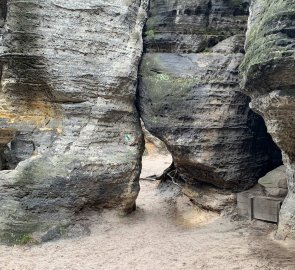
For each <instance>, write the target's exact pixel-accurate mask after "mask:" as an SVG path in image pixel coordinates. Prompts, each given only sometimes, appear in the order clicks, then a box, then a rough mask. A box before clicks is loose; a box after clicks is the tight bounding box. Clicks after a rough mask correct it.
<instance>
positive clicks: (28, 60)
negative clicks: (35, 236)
mask: <svg viewBox="0 0 295 270" xmlns="http://www.w3.org/2000/svg"><path fill="white" fill-rule="evenodd" d="M1 3H2V2H1ZM1 5H2V4H1ZM3 7H5V8H6V6H5V5H3ZM146 7H147V3H146V1H140V0H133V1H112V0H103V1H92V0H86V1H85V0H84V1H81V0H75V1H67V0H58V1H53V0H49V1H48V0H47V1H43V0H30V1H8V2H7V13H6V9H5V10H4V9H1V10H2V13H1V14H2V20H1V22H2V21H3V23H2V28H1V33H2V34H1V35H2V39H1V48H0V50H1V52H0V58H1V64H2V68H1V70H2V72H1V75H2V76H1V94H0V144H1V148H2V151H1V164H2V169H5V170H2V171H1V172H0V239H1V240H2V241H6V242H9V241H11V242H18V241H22V239H26V238H28V237H29V236H28V235H29V234H31V233H33V232H46V231H48V230H50V229H51V228H57V227H60V228H62V229H64V228H66V227H67V226H68V225H69V224H71V222H72V219H73V218H74V214H75V212H77V211H79V210H81V209H84V208H87V207H103V206H104V207H114V206H118V207H122V208H124V209H130V208H132V207H133V205H134V201H135V199H136V197H137V193H138V191H139V185H138V177H139V173H140V167H141V155H142V151H143V143H142V132H141V128H140V122H139V117H138V115H137V113H136V110H135V106H134V98H135V91H136V81H137V67H138V61H139V58H140V56H141V51H142V39H141V33H142V27H143V24H144V20H145V17H146V10H145V9H146ZM1 8H2V6H1ZM19 162H20V163H19ZM17 164H18V165H17Z"/></svg>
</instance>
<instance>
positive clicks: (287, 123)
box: [241, 0, 295, 238]
mask: <svg viewBox="0 0 295 270" xmlns="http://www.w3.org/2000/svg"><path fill="white" fill-rule="evenodd" d="M294 17H295V3H294V1H293V0H284V1H283V0H279V1H273V0H254V1H253V3H252V5H251V16H250V18H249V30H248V33H247V42H246V57H245V60H244V62H243V64H242V65H241V71H242V86H243V88H244V91H245V92H246V93H247V94H248V95H250V96H251V97H252V107H253V108H254V109H255V110H257V111H258V112H259V113H261V115H262V116H263V117H264V119H265V121H266V125H267V128H268V131H269V132H270V133H271V135H272V137H273V138H274V140H275V141H276V143H277V144H278V146H279V147H280V148H281V149H282V152H283V157H284V163H285V165H286V167H287V175H288V189H289V193H288V196H287V198H286V199H285V201H284V204H283V207H282V210H281V215H280V224H279V230H278V234H277V235H278V237H281V238H285V237H293V238H295V177H294V175H295V132H294V127H295V118H294V115H295V94H294V93H295V91H294V89H295V88H294V86H295V23H294Z"/></svg>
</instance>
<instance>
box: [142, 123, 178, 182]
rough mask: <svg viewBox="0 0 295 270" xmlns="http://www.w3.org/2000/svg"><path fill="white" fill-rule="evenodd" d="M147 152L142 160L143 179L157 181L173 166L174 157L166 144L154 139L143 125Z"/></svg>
mask: <svg viewBox="0 0 295 270" xmlns="http://www.w3.org/2000/svg"><path fill="white" fill-rule="evenodd" d="M142 129H143V131H144V138H145V151H144V154H143V158H142V171H141V176H140V177H141V179H147V180H156V179H157V177H159V176H161V175H162V174H163V172H164V171H165V170H166V169H167V168H168V167H169V166H170V165H171V163H172V156H171V154H170V153H169V151H168V150H167V148H166V146H165V144H164V143H163V142H162V141H161V140H159V139H158V138H156V137H154V136H153V135H152V134H151V133H150V132H149V131H148V130H147V129H146V128H145V127H144V125H143V123H142Z"/></svg>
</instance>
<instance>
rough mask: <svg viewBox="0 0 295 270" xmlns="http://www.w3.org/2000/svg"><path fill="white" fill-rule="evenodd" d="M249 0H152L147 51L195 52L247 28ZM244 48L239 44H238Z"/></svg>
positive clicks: (206, 48)
mask: <svg viewBox="0 0 295 270" xmlns="http://www.w3.org/2000/svg"><path fill="white" fill-rule="evenodd" d="M249 2H250V0H197V1H196V0H169V1H166V0H151V1H150V10H149V13H150V18H149V19H148V21H147V26H146V38H145V48H146V50H147V51H148V52H182V53H184V52H185V53H194V52H200V51H204V50H208V49H209V48H212V47H213V46H214V45H216V44H217V43H219V42H220V41H222V40H225V39H227V38H229V37H231V36H234V35H237V34H241V33H243V31H244V30H245V29H246V22H247V17H248V13H249ZM237 49H238V50H239V49H241V48H240V47H239V48H237Z"/></svg>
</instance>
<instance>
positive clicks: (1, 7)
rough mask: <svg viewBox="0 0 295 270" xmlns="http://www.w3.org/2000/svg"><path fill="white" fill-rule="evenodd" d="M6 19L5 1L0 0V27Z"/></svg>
mask: <svg viewBox="0 0 295 270" xmlns="http://www.w3.org/2000/svg"><path fill="white" fill-rule="evenodd" d="M6 18H7V0H0V27H3V26H4V24H5V21H6Z"/></svg>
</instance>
